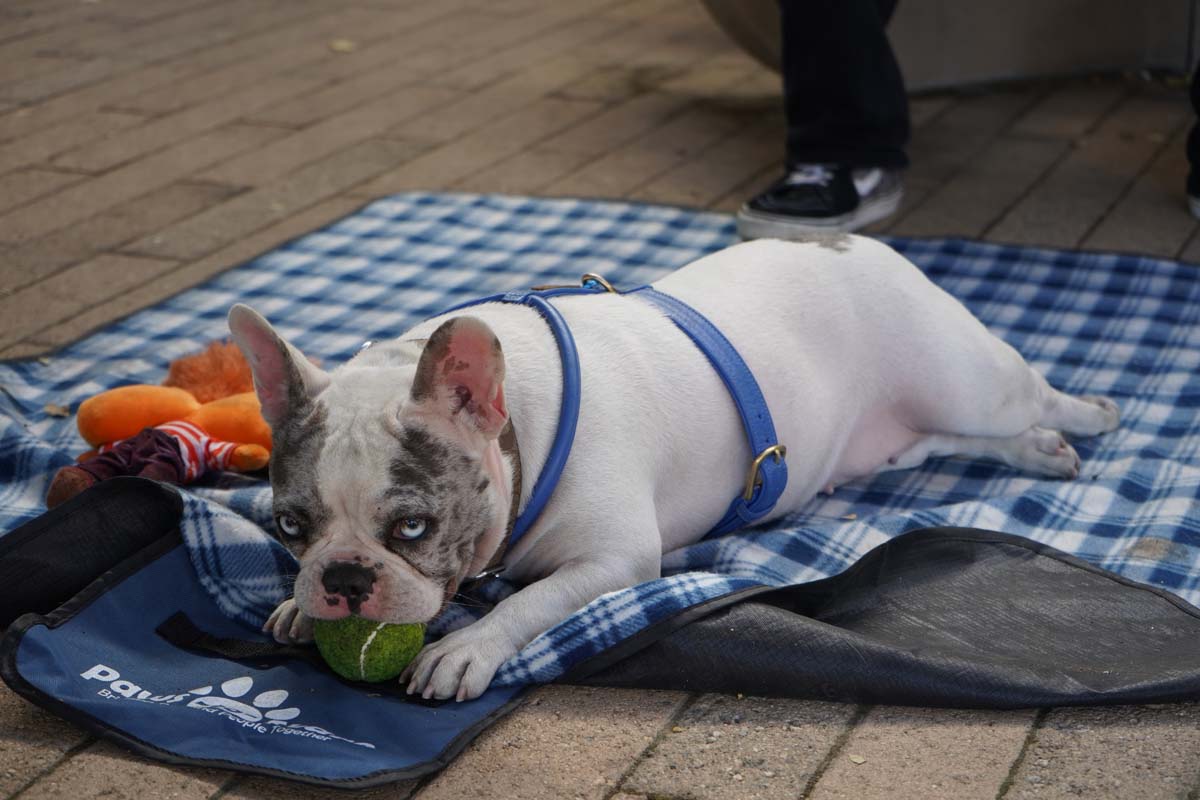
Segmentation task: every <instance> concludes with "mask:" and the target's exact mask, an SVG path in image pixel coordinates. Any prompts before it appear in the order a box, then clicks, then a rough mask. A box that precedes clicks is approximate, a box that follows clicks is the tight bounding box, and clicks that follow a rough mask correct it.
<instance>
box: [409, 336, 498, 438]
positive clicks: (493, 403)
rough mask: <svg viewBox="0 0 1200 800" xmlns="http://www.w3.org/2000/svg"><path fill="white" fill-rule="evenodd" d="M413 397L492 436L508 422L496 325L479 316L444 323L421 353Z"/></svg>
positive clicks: (437, 411) (430, 407)
mask: <svg viewBox="0 0 1200 800" xmlns="http://www.w3.org/2000/svg"><path fill="white" fill-rule="evenodd" d="M412 400H413V402H414V403H418V404H421V405H423V406H425V407H427V408H429V409H431V410H432V411H434V412H435V413H438V414H441V415H443V416H447V417H451V418H457V419H461V420H463V421H464V422H466V423H468V424H470V425H471V426H473V427H474V428H476V429H477V430H479V431H480V432H481V433H483V434H484V435H485V436H487V437H488V438H491V439H494V438H496V437H497V436H499V435H500V432H501V431H502V430H504V425H505V423H507V422H508V407H507V406H506V405H505V403H504V353H503V352H501V350H500V340H499V339H497V338H496V334H494V333H492V329H491V328H489V327H488V326H487V325H486V324H484V323H483V322H482V321H481V320H478V319H476V318H475V317H455V318H454V319H451V320H448V321H446V322H444V323H442V325H441V327H439V328H438V329H437V330H436V331H434V332H433V335H432V336H430V337H429V341H427V342H426V343H425V349H424V350H422V351H421V358H420V360H419V361H418V362H417V376H416V378H415V379H414V380H413V385H412Z"/></svg>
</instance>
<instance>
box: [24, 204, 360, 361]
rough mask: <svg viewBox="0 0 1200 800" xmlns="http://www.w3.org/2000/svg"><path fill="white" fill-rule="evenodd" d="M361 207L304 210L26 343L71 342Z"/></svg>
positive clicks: (53, 344) (328, 206)
mask: <svg viewBox="0 0 1200 800" xmlns="http://www.w3.org/2000/svg"><path fill="white" fill-rule="evenodd" d="M361 205H362V201H360V200H353V199H350V198H344V197H337V198H333V199H332V200H328V201H326V202H324V203H321V204H319V205H316V206H313V207H312V208H308V209H305V210H304V211H301V212H300V213H298V214H296V215H294V216H292V217H289V218H287V219H286V220H283V221H282V222H280V223H278V224H276V225H272V226H271V227H269V228H265V229H263V230H261V231H258V232H257V233H255V234H253V235H251V236H247V237H245V238H243V239H240V240H238V241H237V242H235V243H234V244H232V245H230V246H229V247H225V248H222V249H221V250H218V251H217V252H215V253H213V254H212V255H210V256H208V257H206V258H202V259H200V260H199V261H195V262H192V263H190V264H187V265H184V266H182V267H179V268H177V269H174V270H172V271H171V272H168V273H166V274H165V275H161V276H159V277H158V278H157V279H156V280H154V281H153V282H151V283H147V284H144V285H141V286H136V287H132V288H126V289H125V290H123V291H122V292H121V293H120V294H119V295H116V296H115V297H113V298H112V299H110V300H108V301H106V302H103V303H98V304H96V305H94V306H92V307H90V308H89V309H87V310H86V311H84V312H81V313H79V314H76V315H74V316H72V317H71V318H70V319H68V320H65V321H63V322H59V323H56V324H54V326H53V327H52V328H47V329H44V330H41V331H39V332H37V333H36V334H34V335H33V336H32V337H31V338H30V341H32V342H34V343H36V344H41V345H45V346H46V347H54V348H57V347H61V346H63V345H65V344H69V343H70V342H73V341H75V340H76V339H79V338H82V337H83V336H85V335H87V334H89V333H91V332H92V331H94V330H96V329H98V328H101V327H103V326H105V325H107V324H109V323H111V322H113V321H114V320H117V319H120V318H121V317H124V316H126V315H127V314H131V313H133V312H134V311H138V310H140V309H143V308H147V307H149V306H152V305H154V304H155V303H159V302H161V301H163V300H165V299H167V298H168V297H171V296H173V295H176V294H179V293H180V292H182V291H184V290H185V289H190V288H191V287H193V286H196V285H197V284H200V283H203V282H204V281H206V280H208V279H209V278H211V277H213V276H214V275H218V274H220V273H221V272H224V271H225V270H227V269H230V268H232V267H236V266H238V265H239V264H243V263H245V262H246V261H249V260H250V259H252V258H254V257H256V256H259V255H262V254H263V253H265V252H267V251H269V250H272V249H274V248H276V247H278V246H279V245H281V244H283V243H284V242H287V241H289V240H291V239H294V238H296V237H297V236H300V235H302V234H305V233H308V232H309V231H312V230H316V229H317V228H320V227H322V226H324V225H326V224H328V223H330V222H333V221H334V220H336V219H341V218H342V217H344V216H346V215H347V214H349V213H350V212H352V211H354V210H355V209H357V208H359V207H360V206H361ZM39 285H41V284H39Z"/></svg>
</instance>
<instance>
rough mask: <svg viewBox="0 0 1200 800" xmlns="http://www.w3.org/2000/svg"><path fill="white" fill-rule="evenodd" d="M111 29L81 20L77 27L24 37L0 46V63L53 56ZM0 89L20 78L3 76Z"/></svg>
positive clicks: (103, 22) (105, 23)
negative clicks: (82, 39) (58, 51)
mask: <svg viewBox="0 0 1200 800" xmlns="http://www.w3.org/2000/svg"><path fill="white" fill-rule="evenodd" d="M112 29H113V24H112V23H111V22H109V21H106V20H83V21H82V22H80V23H79V24H77V25H70V26H65V27H58V28H51V29H50V30H47V31H44V32H42V33H38V34H35V35H33V36H25V37H22V38H20V39H15V40H12V41H10V42H6V43H4V44H3V45H0V61H2V62H3V63H5V64H17V63H19V62H20V61H22V60H23V59H28V58H33V59H36V58H38V57H39V55H41V54H53V53H54V52H55V51H56V50H59V49H62V48H64V47H65V46H69V45H70V44H71V43H72V42H74V41H76V40H78V39H80V38H84V39H87V38H90V37H93V36H103V35H104V34H106V33H109V32H110V31H111V30H112ZM5 78H6V79H5V80H4V81H3V82H2V83H0V87H4V88H7V87H8V86H10V85H15V84H19V83H20V82H21V81H20V78H19V77H18V76H14V77H12V78H11V79H9V78H8V75H7V74H6V75H5Z"/></svg>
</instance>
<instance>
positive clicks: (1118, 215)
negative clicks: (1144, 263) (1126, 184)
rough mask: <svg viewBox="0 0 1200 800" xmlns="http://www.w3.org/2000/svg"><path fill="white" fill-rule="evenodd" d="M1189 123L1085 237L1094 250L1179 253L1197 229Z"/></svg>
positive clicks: (1154, 253) (1170, 255)
mask: <svg viewBox="0 0 1200 800" xmlns="http://www.w3.org/2000/svg"><path fill="white" fill-rule="evenodd" d="M1187 136H1188V127H1187V126H1186V125H1184V126H1182V127H1180V128H1179V130H1178V131H1177V133H1176V134H1175V136H1174V137H1172V138H1171V139H1170V140H1169V141H1167V143H1166V144H1165V145H1164V146H1163V147H1162V149H1161V150H1160V151H1159V154H1158V156H1157V157H1156V158H1155V159H1154V162H1153V163H1152V164H1151V165H1150V168H1149V169H1148V170H1146V171H1145V172H1144V173H1142V175H1141V176H1140V177H1139V178H1138V179H1137V180H1136V181H1135V182H1134V184H1133V186H1132V187H1130V189H1129V192H1128V194H1126V195H1125V196H1124V197H1122V198H1121V200H1120V201H1118V203H1117V205H1116V206H1115V207H1114V208H1113V209H1112V211H1110V212H1109V213H1108V215H1107V216H1105V217H1104V219H1103V220H1101V222H1100V224H1099V225H1097V226H1096V228H1095V230H1093V231H1092V232H1091V234H1089V235H1088V237H1087V238H1086V239H1084V241H1083V246H1084V247H1086V248H1089V249H1094V250H1119V251H1124V252H1133V253H1147V254H1150V255H1157V256H1162V257H1164V258H1175V257H1177V256H1178V255H1179V253H1180V251H1181V250H1182V249H1183V246H1184V243H1185V242H1186V241H1187V240H1188V238H1189V237H1190V236H1191V235H1192V233H1193V232H1194V231H1195V230H1196V227H1197V223H1196V220H1195V219H1194V218H1193V217H1192V215H1191V213H1190V212H1189V211H1188V207H1187V191H1186V189H1185V188H1184V181H1185V179H1186V177H1187V174H1188V169H1189V168H1190V167H1189V164H1188V160H1187V147H1186V143H1187Z"/></svg>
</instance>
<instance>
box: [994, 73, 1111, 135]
mask: <svg viewBox="0 0 1200 800" xmlns="http://www.w3.org/2000/svg"><path fill="white" fill-rule="evenodd" d="M1128 91H1129V87H1128V86H1127V85H1126V84H1125V82H1124V81H1122V80H1119V79H1113V78H1095V79H1090V80H1086V81H1072V82H1071V83H1069V84H1067V85H1066V86H1063V87H1062V88H1061V89H1058V90H1056V91H1053V92H1051V93H1050V94H1048V95H1046V96H1045V97H1044V98H1042V99H1041V100H1040V101H1039V102H1038V103H1037V104H1036V105H1034V106H1033V107H1032V108H1030V109H1029V111H1027V112H1026V113H1025V114H1023V115H1022V116H1021V118H1020V119H1018V120H1017V121H1016V122H1014V123H1013V125H1012V128H1010V129H1009V131H1008V133H1010V134H1013V135H1018V136H1046V137H1052V138H1057V139H1073V138H1076V137H1078V136H1083V135H1084V134H1085V133H1087V132H1088V131H1090V130H1091V129H1092V128H1094V127H1095V126H1096V123H1097V122H1098V121H1099V120H1100V119H1101V118H1102V117H1103V116H1104V115H1105V114H1106V113H1107V112H1108V111H1110V110H1112V108H1113V106H1114V105H1116V104H1117V103H1118V102H1119V101H1120V100H1121V98H1123V97H1124V96H1125V95H1126V94H1127V93H1128Z"/></svg>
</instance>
